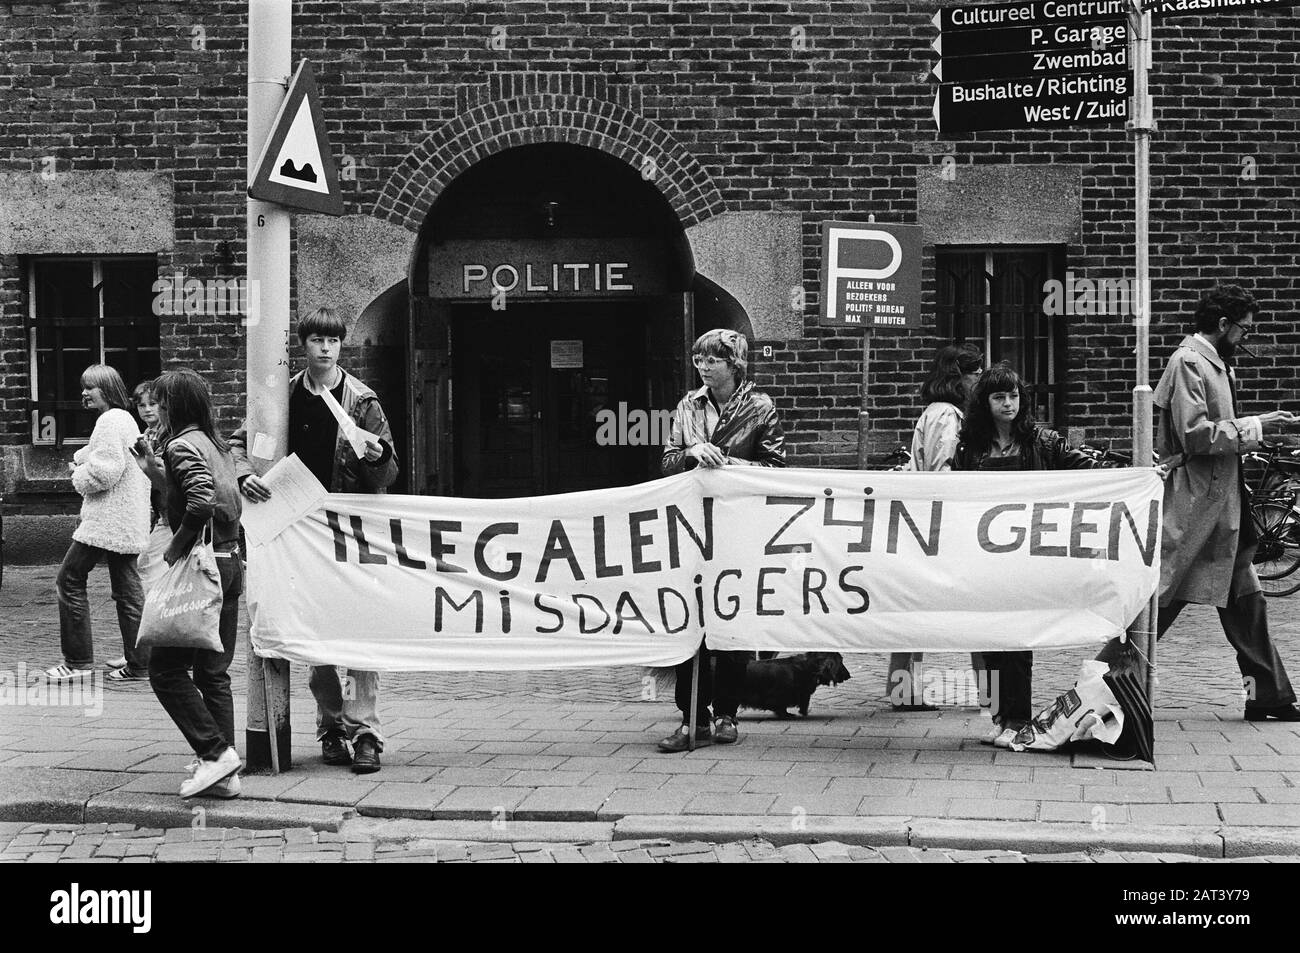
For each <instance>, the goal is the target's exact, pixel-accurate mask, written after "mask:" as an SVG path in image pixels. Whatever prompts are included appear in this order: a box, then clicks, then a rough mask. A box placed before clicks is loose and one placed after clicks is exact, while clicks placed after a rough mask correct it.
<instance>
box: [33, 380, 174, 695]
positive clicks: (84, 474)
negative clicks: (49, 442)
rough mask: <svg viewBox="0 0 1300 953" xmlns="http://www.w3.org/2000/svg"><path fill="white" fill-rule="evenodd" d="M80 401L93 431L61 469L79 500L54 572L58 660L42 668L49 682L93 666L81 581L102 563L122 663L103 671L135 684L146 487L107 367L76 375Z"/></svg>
mask: <svg viewBox="0 0 1300 953" xmlns="http://www.w3.org/2000/svg"><path fill="white" fill-rule="evenodd" d="M81 403H82V406H83V407H86V408H88V409H90V410H93V411H95V412H96V413H97V414H98V415H99V416H98V417H97V418H96V419H95V427H94V430H92V431H91V434H90V440H89V442H87V444H86V445H85V446H84V447H82V448H80V449H79V450H77V452H76V453H75V454H73V457H72V460H73V462H72V463H70V464H69V468H70V470H71V473H72V486H73V488H74V489H76V491H77V492H78V493H80V494H81V497H82V501H81V519H80V520H79V522H78V523H77V528H76V529H75V530H74V531H73V533H72V545H70V546H69V547H68V552H67V555H65V556H64V557H63V563H62V565H60V566H59V574H58V576H57V580H56V586H57V588H58V594H59V641H60V643H61V645H62V649H63V662H62V663H60V664H59V665H55V666H53V667H52V668H48V669H46V670H45V677H46V678H48V679H49V680H50V681H52V682H64V681H71V680H73V679H77V678H83V677H85V675H86V673H88V672H91V671H93V670H94V667H95V640H94V636H93V635H92V633H91V627H90V600H89V599H88V598H87V596H86V579H87V577H88V576H89V575H90V571H91V570H92V569H94V568H95V566H96V565H97V564H98V563H99V562H100V561H101V560H102V561H104V562H106V563H108V578H109V580H110V583H111V585H112V593H113V601H114V602H115V603H116V604H117V624H118V629H119V630H120V631H121V633H122V663H123V664H122V665H121V667H119V668H110V671H109V675H108V678H110V679H112V680H113V681H115V682H130V681H137V680H140V681H143V679H144V678H145V676H146V674H147V672H148V667H149V652H148V650H147V649H137V648H136V647H135V638H136V634H137V632H138V631H139V629H140V612H141V610H142V609H143V608H144V591H143V589H142V588H141V586H140V574H139V572H138V571H137V569H136V557H137V556H138V555H139V554H140V552H141V551H142V550H143V549H144V547H145V544H146V543H147V542H148V539H149V481H148V480H147V479H146V478H145V476H144V474H143V473H141V472H140V468H139V467H138V466H136V464H135V461H134V460H133V459H132V447H134V446H135V442H136V438H138V437H139V436H140V428H139V427H138V426H137V425H136V422H135V418H134V417H132V416H131V411H130V410H128V408H129V407H130V406H131V402H130V398H128V397H127V393H126V384H125V383H123V381H122V375H120V374H119V373H118V372H117V371H116V370H115V369H114V368H112V367H109V366H108V365H107V364H92V365H91V366H90V367H88V368H86V370H85V371H84V372H83V373H82V375H81Z"/></svg>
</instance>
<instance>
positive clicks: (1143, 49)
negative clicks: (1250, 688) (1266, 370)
mask: <svg viewBox="0 0 1300 953" xmlns="http://www.w3.org/2000/svg"><path fill="white" fill-rule="evenodd" d="M1128 16H1129V37H1130V39H1129V44H1130V50H1131V52H1132V56H1131V57H1130V58H1131V60H1132V63H1133V115H1132V117H1131V118H1130V120H1129V122H1128V128H1129V129H1130V130H1131V131H1132V133H1133V158H1134V180H1135V181H1134V185H1135V201H1134V214H1135V219H1136V220H1135V222H1134V243H1135V246H1136V247H1135V249H1134V252H1135V258H1136V261H1135V272H1136V273H1135V275H1134V277H1135V279H1136V286H1137V287H1136V293H1135V294H1134V329H1135V331H1136V336H1137V352H1136V357H1137V360H1136V380H1135V381H1134V386H1133V465H1134V466H1150V465H1151V458H1152V454H1153V451H1154V446H1155V441H1154V437H1153V433H1152V418H1153V412H1154V402H1153V394H1152V391H1151V383H1150V379H1151V256H1150V215H1151V133H1152V131H1154V129H1155V121H1154V115H1153V111H1152V106H1151V90H1150V86H1149V84H1148V79H1149V72H1150V69H1151V14H1150V12H1144V11H1142V10H1141V9H1140V7H1139V4H1138V2H1137V0H1130V5H1129V11H1128ZM1157 599H1158V596H1154V595H1153V596H1152V598H1151V601H1150V602H1149V603H1148V604H1147V606H1146V608H1145V609H1144V610H1143V611H1142V614H1141V615H1139V616H1138V618H1137V620H1136V621H1135V622H1134V623H1133V627H1132V628H1131V629H1130V630H1129V638H1131V639H1135V640H1137V641H1136V643H1135V644H1137V645H1138V646H1139V647H1140V648H1142V650H1143V652H1144V654H1145V661H1144V669H1145V671H1144V674H1145V678H1146V691H1147V702H1148V704H1150V705H1151V706H1152V710H1154V709H1155V673H1156V616H1157V611H1158V609H1157Z"/></svg>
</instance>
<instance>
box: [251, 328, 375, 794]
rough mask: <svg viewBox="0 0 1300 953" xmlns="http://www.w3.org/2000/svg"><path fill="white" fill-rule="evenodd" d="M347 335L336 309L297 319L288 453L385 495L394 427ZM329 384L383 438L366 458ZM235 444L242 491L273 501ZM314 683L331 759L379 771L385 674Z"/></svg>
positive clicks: (327, 478) (331, 670)
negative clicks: (337, 413)
mask: <svg viewBox="0 0 1300 953" xmlns="http://www.w3.org/2000/svg"><path fill="white" fill-rule="evenodd" d="M346 334H347V326H346V325H345V324H344V323H343V321H342V319H341V318H339V317H338V316H336V315H335V314H334V312H333V311H332V310H331V309H329V308H317V309H316V310H315V311H313V312H311V313H310V314H308V315H306V316H305V317H303V318H302V319H301V320H300V321H299V322H298V340H299V341H300V342H301V343H302V347H303V352H304V355H305V356H306V358H307V368H306V370H304V371H301V372H300V373H298V374H297V375H295V376H294V378H293V379H292V380H291V381H290V382H289V447H288V452H289V453H296V454H297V455H298V459H299V460H301V461H302V463H303V465H304V466H306V467H307V469H308V470H310V471H311V472H312V473H313V474H314V475H315V477H316V479H318V480H320V482H321V484H322V485H323V486H324V487H325V488H326V489H327V490H329V491H330V492H331V493H383V492H384V491H385V490H387V489H388V487H390V486H392V484H393V481H395V480H396V479H397V455H396V453H395V452H394V450H393V433H392V430H391V429H390V428H389V426H388V418H387V417H385V416H384V410H383V408H382V407H380V406H379V398H377V397H376V396H375V392H374V391H372V390H371V389H370V388H369V387H367V386H366V385H365V384H363V383H361V381H359V380H357V378H355V377H353V376H352V375H351V374H349V373H347V372H346V371H344V370H343V369H342V368H341V367H339V366H338V359H339V352H340V351H341V350H342V348H343V339H344V337H345V336H346ZM326 390H328V391H329V392H330V393H331V394H332V395H333V396H334V399H335V400H336V401H338V403H339V404H340V405H341V406H342V407H343V411H344V413H346V414H347V415H348V417H350V418H351V419H352V421H353V422H354V423H355V424H356V425H357V426H358V427H360V428H361V429H363V430H366V431H368V432H369V433H372V434H374V435H375V436H376V438H377V439H375V440H370V441H368V443H367V446H366V452H365V455H364V456H363V457H360V458H358V457H357V455H356V453H355V452H354V451H353V450H352V445H351V444H350V443H349V442H348V440H347V438H346V437H345V436H344V435H343V434H342V433H341V432H340V430H339V425H338V421H337V420H336V419H335V418H334V416H333V414H332V413H331V412H330V408H329V406H328V405H327V404H326V402H325V398H324V397H323V396H322V392H323V391H326ZM231 447H232V449H233V450H234V452H235V458H236V460H237V461H238V464H239V488H240V492H241V493H243V495H244V496H245V497H247V498H248V499H249V500H251V501H253V502H255V503H260V502H262V501H264V500H267V499H270V490H269V489H268V488H267V486H266V484H265V483H264V482H263V481H262V480H260V479H259V478H258V477H257V476H256V474H254V473H253V472H252V469H251V468H250V467H249V466H248V460H247V455H246V447H245V435H244V431H243V429H242V428H241V429H240V431H239V432H237V433H236V434H235V435H234V436H233V437H232V438H231ZM310 685H311V692H312V695H314V696H315V698H316V738H317V740H318V741H320V743H321V757H322V758H323V759H324V761H325V763H326V764H332V765H347V764H351V765H352V770H353V771H354V772H356V773H357V774H371V773H373V772H375V771H378V770H379V755H380V752H382V751H383V750H384V738H383V735H382V734H381V732H380V728H379V710H378V705H379V673H378V672H363V671H359V670H357V669H348V674H347V677H346V678H345V679H342V680H340V677H339V674H338V670H337V669H336V668H335V667H334V666H333V665H314V666H312V669H311V681H310ZM348 741H350V742H351V743H352V753H351V754H349V753H348V748H347V744H346V742H348Z"/></svg>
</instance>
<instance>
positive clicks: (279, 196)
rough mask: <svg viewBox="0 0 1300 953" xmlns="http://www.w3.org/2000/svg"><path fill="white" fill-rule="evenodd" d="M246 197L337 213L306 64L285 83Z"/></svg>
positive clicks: (338, 201)
mask: <svg viewBox="0 0 1300 953" xmlns="http://www.w3.org/2000/svg"><path fill="white" fill-rule="evenodd" d="M248 194H249V195H251V196H252V197H253V198H255V199H261V200H263V201H264V202H275V203H276V204H277V205H285V206H288V207H290V208H295V209H301V210H302V211H306V212H323V213H324V214H326V215H342V214H343V196H342V194H341V193H340V191H339V176H338V171H337V169H336V168H335V167H334V159H333V156H331V155H330V144H329V140H328V139H327V138H326V136H325V120H324V117H323V115H322V113H321V107H320V100H319V99H318V98H317V96H316V81H315V80H314V79H313V78H312V73H311V64H310V63H308V62H307V61H306V60H303V61H302V63H300V64H299V66H298V72H297V73H295V74H294V77H293V82H292V83H290V84H289V92H288V94H287V95H286V96H285V97H284V102H283V103H282V104H281V106H280V112H279V113H278V114H277V115H276V117H275V125H274V126H273V127H272V129H271V135H270V136H269V137H267V140H266V145H265V146H263V147H262V154H261V156H260V157H259V158H258V160H257V172H256V174H255V175H254V176H253V182H252V184H251V185H249V187H248Z"/></svg>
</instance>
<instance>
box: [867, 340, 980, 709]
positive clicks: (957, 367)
mask: <svg viewBox="0 0 1300 953" xmlns="http://www.w3.org/2000/svg"><path fill="white" fill-rule="evenodd" d="M983 370H984V355H983V353H982V352H981V351H980V349H979V348H977V347H975V346H974V345H973V344H960V345H958V344H948V345H945V346H944V347H941V348H939V349H938V350H937V351H935V355H934V363H933V364H932V365H931V366H930V373H929V374H927V375H926V378H925V381H924V383H922V384H921V400H923V401H925V404H926V407H925V410H923V411H922V412H921V417H920V419H919V420H917V422H916V429H915V430H914V431H913V433H912V459H911V460H910V461H908V465H907V466H906V467H904V469H905V470H907V471H911V472H925V473H937V472H942V471H945V470H951V469H952V456H953V454H954V453H956V451H957V441H958V439H959V434H960V433H961V422H962V408H963V407H965V405H966V399H967V398H968V397H969V396H970V392H971V391H972V390H973V389H974V388H975V384H976V382H977V381H979V379H980V374H981V373H982V372H983ZM923 657H924V656H923V654H922V653H921V652H894V653H893V654H892V655H890V657H889V674H888V676H887V677H886V680H885V690H886V692H888V694H889V700H890V703H891V704H892V705H893V708H894V711H899V712H903V711H935V710H936V706H934V705H931V704H928V703H926V701H925V698H924V693H923V686H922V685H921V684H920V683H919V681H920V680H919V679H918V677H917V673H916V665H917V663H918V662H920V661H921V659H922V658H923ZM971 664H972V665H973V666H974V667H975V670H976V671H979V670H980V668H981V663H980V659H979V655H978V653H972V655H971Z"/></svg>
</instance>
